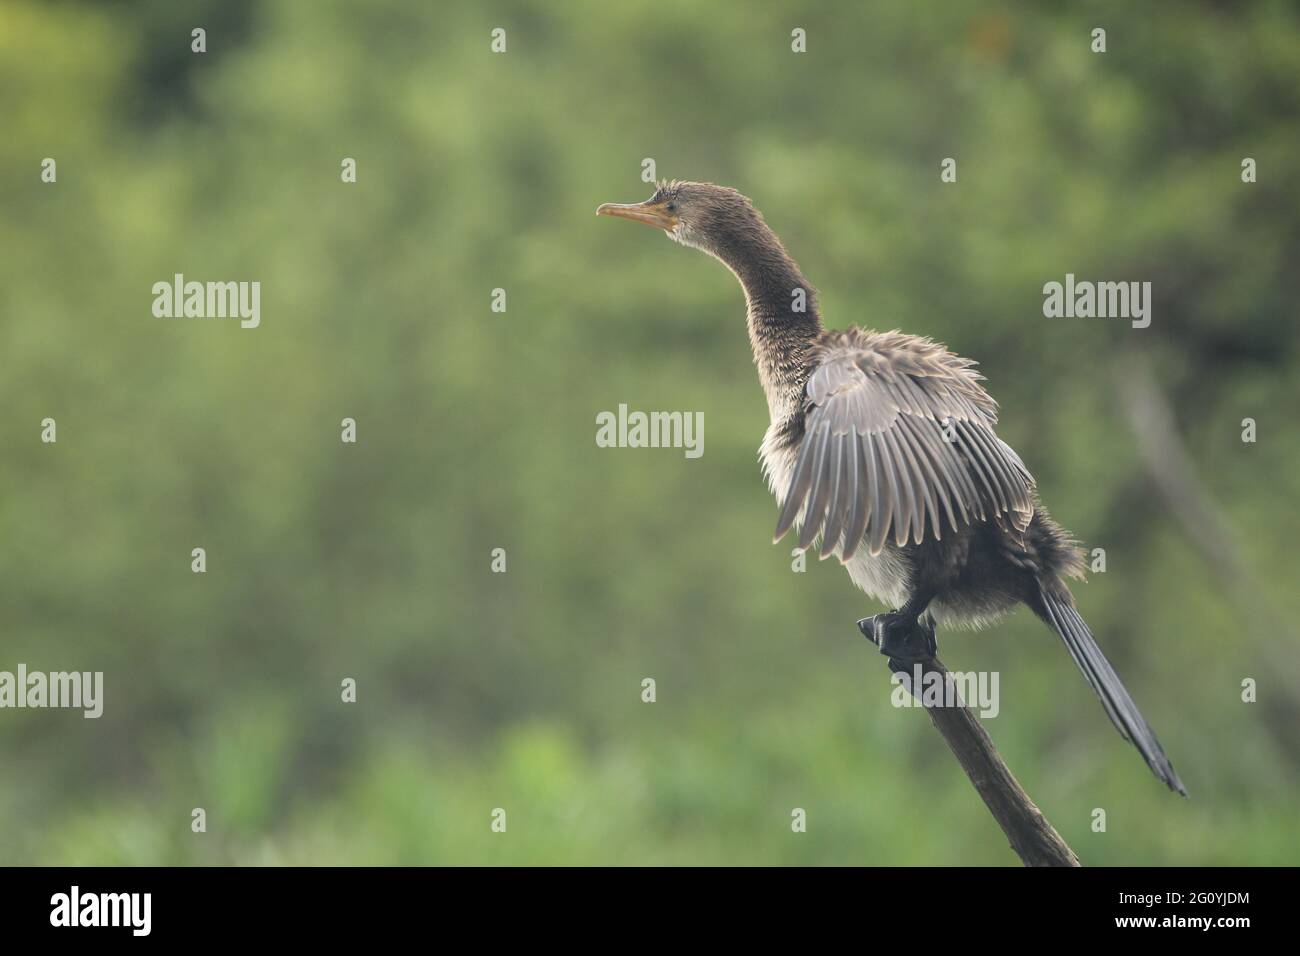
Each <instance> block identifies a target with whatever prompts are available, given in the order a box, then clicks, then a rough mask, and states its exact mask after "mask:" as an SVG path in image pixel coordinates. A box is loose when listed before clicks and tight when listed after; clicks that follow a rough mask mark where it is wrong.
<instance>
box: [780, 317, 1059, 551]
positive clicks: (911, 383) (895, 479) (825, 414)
mask: <svg viewBox="0 0 1300 956" xmlns="http://www.w3.org/2000/svg"><path fill="white" fill-rule="evenodd" d="M810 358H811V361H812V364H813V371H812V374H811V376H810V378H809V380H808V385H807V389H806V392H805V396H804V397H805V404H804V435H803V438H802V440H801V441H800V444H799V449H798V453H797V455H796V458H795V465H794V470H793V472H792V473H791V479H790V485H789V488H788V489H787V491H786V496H785V500H784V501H783V502H782V507H781V515H780V517H779V518H778V519H777V526H776V538H777V539H778V540H779V539H780V538H781V537H782V536H783V535H784V534H785V533H786V532H787V531H788V530H790V527H791V526H792V525H793V524H794V523H795V521H796V519H798V518H799V516H800V514H801V513H802V515H803V522H802V526H801V528H800V531H799V547H800V548H807V547H808V546H809V545H810V544H812V542H813V539H814V538H816V537H817V535H818V533H820V534H821V536H822V544H821V551H820V554H821V557H823V558H824V557H826V556H828V555H830V554H831V553H833V552H834V551H835V548H836V546H837V545H838V544H839V543H840V541H841V540H843V542H844V546H843V549H842V551H841V554H840V560H841V561H847V560H848V559H849V558H851V557H852V556H853V554H854V553H855V552H856V551H857V549H858V547H859V546H860V545H861V544H862V543H863V542H864V541H865V542H866V543H867V546H868V547H869V548H870V550H871V553H872V554H879V553H880V551H881V549H883V548H884V546H885V543H886V542H887V541H888V540H889V539H890V538H892V539H893V541H894V543H895V544H897V545H899V546H902V545H904V544H906V543H907V541H908V540H909V538H910V539H911V540H912V541H914V542H915V543H917V544H920V543H921V542H923V541H925V540H926V539H927V538H931V537H932V538H934V539H938V538H941V537H942V536H943V531H944V527H945V520H946V527H947V528H949V529H956V528H959V527H961V526H963V525H965V524H969V523H970V522H972V521H979V520H983V519H985V518H994V519H995V520H999V521H1000V522H1002V523H1003V524H1004V525H1006V526H1009V527H1012V528H1016V529H1018V530H1022V531H1023V530H1024V529H1025V528H1026V527H1027V526H1028V524H1029V520H1030V518H1032V517H1033V513H1034V498H1033V492H1032V488H1033V484H1034V479H1033V476H1032V475H1030V474H1029V472H1028V470H1026V468H1025V466H1024V464H1023V463H1022V462H1021V461H1020V458H1019V457H1018V456H1017V455H1016V453H1015V452H1014V451H1012V449H1011V447H1010V446H1009V445H1007V444H1006V443H1005V442H1003V441H1002V440H1001V439H999V438H998V437H997V435H995V434H994V433H993V425H994V424H995V423H996V422H997V403H996V402H994V401H993V399H992V398H990V397H989V395H988V393H987V392H985V391H984V389H983V388H982V387H980V385H979V381H980V379H981V376H980V375H979V374H978V373H976V372H975V371H974V370H973V369H972V368H971V366H972V365H974V364H975V363H973V362H971V361H969V360H967V359H962V358H959V357H958V356H956V355H953V354H952V353H951V352H949V351H948V350H947V349H945V348H944V347H943V346H942V345H939V344H938V343H935V342H932V341H930V340H929V339H923V338H918V337H916V336H911V335H904V334H903V333H901V332H866V331H862V330H859V329H849V330H848V331H846V332H835V333H827V334H824V335H822V336H821V337H819V338H818V339H817V340H816V341H815V342H814V344H813V348H812V352H811V354H810ZM941 515H942V516H943V519H941V517H940V516H941Z"/></svg>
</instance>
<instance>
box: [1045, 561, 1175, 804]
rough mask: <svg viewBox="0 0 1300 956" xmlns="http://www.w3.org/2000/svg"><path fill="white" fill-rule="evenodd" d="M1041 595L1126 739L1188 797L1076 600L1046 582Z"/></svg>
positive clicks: (1049, 618) (1054, 623)
mask: <svg viewBox="0 0 1300 956" xmlns="http://www.w3.org/2000/svg"><path fill="white" fill-rule="evenodd" d="M1039 595H1040V597H1041V601H1042V609H1041V610H1040V611H1039V614H1040V616H1041V617H1042V618H1043V619H1044V620H1045V621H1047V623H1048V624H1050V625H1051V626H1052V627H1053V629H1055V631H1056V633H1057V634H1059V635H1061V639H1062V640H1063V641H1064V642H1065V646H1066V648H1067V649H1068V650H1069V651H1070V656H1071V657H1073V658H1074V662H1075V663H1076V664H1078V665H1079V670H1081V671H1083V676H1084V677H1086V678H1087V679H1088V683H1089V684H1091V685H1092V689H1093V690H1094V691H1096V692H1097V696H1098V698H1100V699H1101V705H1102V706H1103V707H1104V708H1106V714H1107V716H1109V717H1110V719H1111V723H1113V724H1114V725H1115V728H1116V729H1117V730H1118V731H1119V732H1120V734H1121V735H1122V736H1123V737H1124V739H1125V740H1128V741H1131V742H1132V743H1133V745H1134V746H1135V747H1137V749H1138V751H1139V752H1140V753H1141V754H1142V758H1143V759H1144V760H1146V762H1147V766H1148V767H1150V768H1151V772H1152V773H1154V774H1155V775H1156V776H1157V777H1159V778H1160V779H1161V780H1163V781H1164V782H1165V784H1166V786H1168V787H1169V789H1170V790H1174V791H1177V792H1178V793H1181V794H1182V795H1183V796H1184V797H1185V796H1187V790H1186V788H1184V787H1183V782H1182V781H1181V780H1179V779H1178V774H1177V773H1175V772H1174V767H1173V764H1171V763H1170V762H1169V758H1168V757H1166V756H1165V752H1164V750H1162V749H1161V747H1160V741H1159V740H1157V739H1156V733H1155V731H1154V730H1152V729H1151V725H1150V724H1148V723H1147V722H1146V719H1145V718H1143V716H1142V714H1141V713H1140V712H1139V711H1138V708H1137V704H1135V703H1133V698H1132V697H1130V696H1129V693H1128V691H1127V690H1125V689H1124V685H1123V684H1122V683H1121V682H1120V679H1119V675H1118V674H1116V673H1115V669H1114V668H1113V667H1111V666H1110V661H1108V660H1106V655H1105V654H1103V653H1102V652H1101V648H1100V647H1098V646H1097V642H1096V640H1094V639H1093V636H1092V632H1091V631H1090V630H1088V625H1087V624H1085V623H1084V621H1083V618H1082V617H1081V616H1080V615H1079V612H1078V611H1077V610H1076V609H1075V607H1074V603H1073V602H1072V601H1071V600H1070V599H1069V598H1068V596H1066V597H1059V596H1057V595H1056V594H1055V593H1053V590H1049V587H1048V585H1045V584H1044V585H1040V588H1039Z"/></svg>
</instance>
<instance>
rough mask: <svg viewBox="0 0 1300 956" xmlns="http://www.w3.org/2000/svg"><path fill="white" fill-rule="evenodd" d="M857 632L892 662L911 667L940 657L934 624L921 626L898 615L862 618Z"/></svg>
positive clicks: (905, 616)
mask: <svg viewBox="0 0 1300 956" xmlns="http://www.w3.org/2000/svg"><path fill="white" fill-rule="evenodd" d="M858 630H860V631H862V633H863V634H864V635H866V638H867V640H869V641H871V643H873V644H875V645H876V646H877V647H878V648H880V653H882V654H884V655H885V656H886V657H888V658H889V659H890V660H891V661H902V662H905V663H912V664H914V663H918V662H921V661H928V660H932V659H933V658H934V656H935V655H936V654H938V653H939V642H938V641H937V640H935V636H934V624H933V623H926V624H922V623H921V622H920V621H919V620H918V619H917V618H915V617H911V616H909V615H906V614H901V613H899V612H898V611H890V612H889V613H888V614H876V615H873V616H872V617H864V618H863V619H862V620H860V621H858Z"/></svg>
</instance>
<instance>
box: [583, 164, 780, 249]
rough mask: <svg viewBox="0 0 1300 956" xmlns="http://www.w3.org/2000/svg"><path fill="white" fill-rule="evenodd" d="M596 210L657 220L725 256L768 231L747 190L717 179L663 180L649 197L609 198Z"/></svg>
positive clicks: (684, 240) (671, 232)
mask: <svg viewBox="0 0 1300 956" xmlns="http://www.w3.org/2000/svg"><path fill="white" fill-rule="evenodd" d="M596 215H598V216H618V217H620V218H622V219H631V220H632V221H634V222H644V223H645V224H646V225H650V226H657V227H658V228H660V229H662V230H663V231H664V232H666V233H667V234H668V238H669V239H672V240H673V241H674V242H680V243H681V244H682V245H686V246H694V247H695V248H697V249H702V250H704V251H705V252H707V253H710V254H711V255H715V256H718V257H719V258H722V254H723V252H724V251H725V250H727V249H729V248H735V247H737V246H741V245H744V244H747V243H749V242H752V241H753V240H754V239H755V238H757V237H760V236H763V235H765V234H767V232H768V229H767V226H766V225H764V223H763V217H762V216H761V215H759V213H758V210H756V209H755V208H754V206H753V204H752V203H751V202H750V201H749V199H748V198H747V197H746V196H743V195H741V194H740V193H738V192H736V190H734V189H731V188H729V187H727V186H716V185H714V184H713V183H690V182H677V181H676V180H672V181H666V180H665V181H661V182H659V183H658V184H657V185H656V188H655V192H654V195H653V196H651V197H650V198H649V199H647V200H646V201H645V202H639V203H613V202H607V203H605V204H604V205H602V206H600V207H599V208H598V209H597V210H596Z"/></svg>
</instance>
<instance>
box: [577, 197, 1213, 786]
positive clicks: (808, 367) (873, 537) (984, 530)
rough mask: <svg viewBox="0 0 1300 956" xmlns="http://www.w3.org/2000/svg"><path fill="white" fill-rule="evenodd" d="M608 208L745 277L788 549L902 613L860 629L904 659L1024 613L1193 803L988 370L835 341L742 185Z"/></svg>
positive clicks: (910, 348) (1158, 771)
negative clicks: (1097, 633) (1120, 661)
mask: <svg viewBox="0 0 1300 956" xmlns="http://www.w3.org/2000/svg"><path fill="white" fill-rule="evenodd" d="M596 213H597V215H606V216H619V217H621V218H623V219H631V220H634V221H636V222H643V223H646V224H648V225H651V226H656V227H658V228H660V229H663V230H664V231H665V232H666V233H667V234H668V237H669V238H670V239H673V240H674V241H676V242H680V243H681V244H682V245H686V246H692V247H694V248H696V249H700V250H702V251H704V252H707V253H708V254H709V255H711V256H713V257H714V258H716V259H718V260H719V261H721V262H722V263H723V265H725V266H726V267H727V268H729V269H730V270H731V271H732V272H733V273H734V274H735V276H736V278H737V279H739V280H740V284H741V286H742V287H743V288H744V290H745V300H746V303H747V306H748V326H749V341H750V345H751V346H752V347H753V351H754V363H755V365H757V366H758V377H759V381H760V382H761V383H762V386H763V391H764V393H765V394H766V396H767V407H768V411H769V413H770V416H771V425H770V426H769V428H768V430H767V434H766V435H765V436H764V438H763V444H762V447H761V448H760V451H759V454H760V457H761V459H762V463H763V470H764V472H765V474H766V476H767V481H768V484H769V485H770V487H771V489H772V492H773V494H774V495H775V496H776V499H777V502H778V504H779V505H780V514H779V516H778V518H777V523H776V536H775V540H778V541H779V540H780V539H781V537H782V536H783V535H785V533H786V532H787V531H789V530H790V529H791V528H792V527H797V528H798V543H799V548H800V549H807V548H809V547H813V546H814V545H815V546H816V549H817V553H818V554H819V555H820V556H821V557H822V558H826V557H828V556H830V555H835V556H837V557H838V558H839V560H840V561H841V563H843V564H844V565H845V566H846V567H847V568H848V572H849V576H850V577H851V578H852V579H853V582H854V583H855V584H856V585H857V586H858V587H859V588H861V589H862V590H863V591H865V592H867V594H869V595H871V596H872V597H874V598H877V599H879V600H881V601H884V602H885V603H887V604H888V605H890V606H891V607H893V608H895V610H893V611H890V612H889V613H887V614H877V615H875V616H874V617H870V618H864V619H863V620H861V621H859V622H858V626H859V627H860V628H861V629H862V631H863V633H864V634H866V635H867V636H868V637H870V638H871V639H872V640H873V641H874V642H875V643H876V644H877V645H878V646H879V647H880V649H881V652H882V653H884V654H886V655H887V656H888V657H889V658H890V659H891V662H895V663H897V662H915V661H923V660H928V659H930V658H932V657H934V655H935V652H936V650H937V644H936V641H935V627H936V625H939V626H943V627H948V628H952V627H957V628H963V627H964V628H977V627H980V626H983V625H985V624H988V623H990V622H992V621H995V620H997V619H998V618H1000V617H1001V616H1003V615H1004V614H1006V613H1007V612H1008V611H1010V610H1011V609H1013V608H1014V607H1015V606H1016V605H1017V604H1025V605H1027V606H1028V607H1029V608H1030V609H1031V610H1032V611H1033V612H1034V613H1035V614H1037V615H1038V616H1039V617H1040V618H1042V619H1043V620H1044V621H1045V622H1046V623H1047V624H1048V625H1049V626H1050V627H1051V628H1052V629H1053V630H1055V631H1056V633H1057V634H1059V635H1060V637H1061V639H1062V640H1063V641H1064V642H1065V646H1066V648H1067V649H1068V650H1069V652H1070V655H1071V656H1072V657H1073V658H1074V662H1075V663H1076V664H1077V665H1078V666H1079V669H1080V670H1081V671H1083V675H1084V677H1085V678H1087V680H1088V683H1089V684H1090V685H1092V689H1093V690H1094V691H1096V693H1097V696H1098V697H1099V698H1100V699H1101V703H1102V706H1103V707H1104V708H1105V710H1106V713H1107V714H1108V715H1109V717H1110V719H1111V721H1112V722H1113V723H1114V724H1115V726H1116V728H1117V729H1118V730H1119V732H1120V733H1121V734H1122V735H1123V736H1124V738H1125V739H1126V740H1130V741H1132V742H1133V744H1134V745H1135V746H1136V747H1137V749H1138V750H1139V751H1140V752H1141V754H1142V756H1143V758H1144V759H1145V760H1146V762H1147V765H1148V766H1149V767H1150V768H1151V770H1152V771H1153V772H1154V773H1155V775H1156V776H1157V777H1159V778H1160V779H1161V780H1163V781H1164V782H1165V783H1166V784H1167V785H1168V786H1169V788H1170V789H1172V790H1176V791H1178V792H1179V793H1181V794H1184V795H1186V792H1187V791H1186V790H1185V789H1184V787H1183V784H1182V781H1180V780H1179V779H1178V775H1177V774H1176V773H1175V772H1174V768H1173V766H1172V765H1171V764H1170V762H1169V760H1168V758H1167V757H1165V754H1164V751H1163V750H1162V749H1161V747H1160V742H1159V741H1158V740H1157V739H1156V735H1155V732H1154V731H1153V730H1152V729H1151V726H1150V725H1149V724H1148V723H1147V722H1146V720H1145V719H1144V718H1143V717H1142V715H1141V713H1139V712H1138V708H1137V705H1136V704H1135V703H1134V702H1133V698H1132V697H1130V696H1129V693H1128V691H1127V690H1126V689H1125V688H1124V685H1123V684H1122V683H1121V682H1120V679H1119V677H1118V676H1117V675H1116V674H1115V671H1114V669H1113V668H1112V667H1111V665H1110V662H1109V661H1107V660H1106V657H1105V655H1104V654H1102V651H1101V648H1100V647H1098V646H1097V642H1096V641H1095V640H1094V639H1093V636H1092V632H1091V631H1089V630H1088V625H1087V624H1085V623H1084V621H1083V618H1082V617H1081V616H1080V615H1079V612H1078V610H1077V609H1076V607H1075V603H1074V598H1073V596H1072V595H1071V594H1070V589H1069V587H1067V585H1066V583H1065V578H1067V577H1074V578H1082V577H1083V556H1082V552H1081V550H1080V548H1079V545H1078V543H1077V542H1076V541H1074V539H1073V538H1072V537H1071V536H1070V535H1069V534H1068V533H1067V532H1066V531H1065V530H1063V529H1062V528H1061V527H1060V526H1059V525H1058V524H1056V522H1054V521H1053V520H1052V519H1051V517H1050V516H1049V515H1048V514H1047V512H1046V511H1045V510H1044V508H1043V506H1042V504H1041V503H1040V502H1039V500H1038V496H1037V494H1036V493H1035V490H1034V478H1033V476H1032V475H1031V474H1030V473H1029V471H1028V469H1026V468H1025V465H1024V463H1023V462H1022V461H1021V460H1020V456H1018V455H1017V454H1016V453H1015V452H1014V451H1013V450H1012V449H1011V446H1009V445H1008V444H1006V442H1004V441H1002V440H1001V439H999V438H998V436H997V435H996V434H995V432H994V430H993V426H994V425H995V424H996V423H997V403H996V402H995V401H993V399H992V398H991V397H989V395H988V393H987V392H986V391H985V390H984V388H983V387H982V386H981V385H980V381H981V380H982V379H983V376H981V375H979V374H978V373H977V372H975V371H974V368H973V366H974V365H975V363H974V362H972V361H970V360H969V359H964V358H960V357H959V356H957V355H954V354H953V353H952V352H950V351H948V350H947V349H946V348H945V347H944V346H943V345H941V344H939V343H937V342H933V341H931V340H930V339H928V338H921V337H918V336H914V335H906V334H904V333H902V332H899V331H892V332H874V331H869V330H866V329H859V328H850V329H847V330H845V331H843V332H834V331H826V330H825V329H823V327H822V323H821V317H820V315H819V313H818V309H817V304H816V295H815V292H814V290H813V287H812V286H811V285H810V284H809V283H808V281H807V280H806V279H805V278H804V277H803V273H802V272H800V271H799V267H798V265H796V264H795V262H794V260H793V259H792V258H790V255H789V253H787V252H786V250H785V247H784V246H783V245H782V244H781V241H780V240H779V239H778V238H777V237H776V235H775V234H774V233H773V232H772V230H771V229H770V228H768V226H767V223H766V222H764V221H763V217H762V215H761V214H760V213H759V211H758V210H757V209H755V208H754V206H753V204H752V203H751V202H750V201H749V199H748V198H746V197H745V196H743V195H741V194H740V193H738V192H737V191H736V190H734V189H729V188H727V187H725V186H716V185H714V184H712V183H695V182H676V181H673V182H661V183H659V184H658V187H657V188H656V190H655V193H654V195H653V196H651V197H650V198H649V199H647V200H646V201H645V202H642V203H628V204H621V203H606V204H604V205H602V206H601V207H600V208H599V209H597V210H596Z"/></svg>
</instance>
